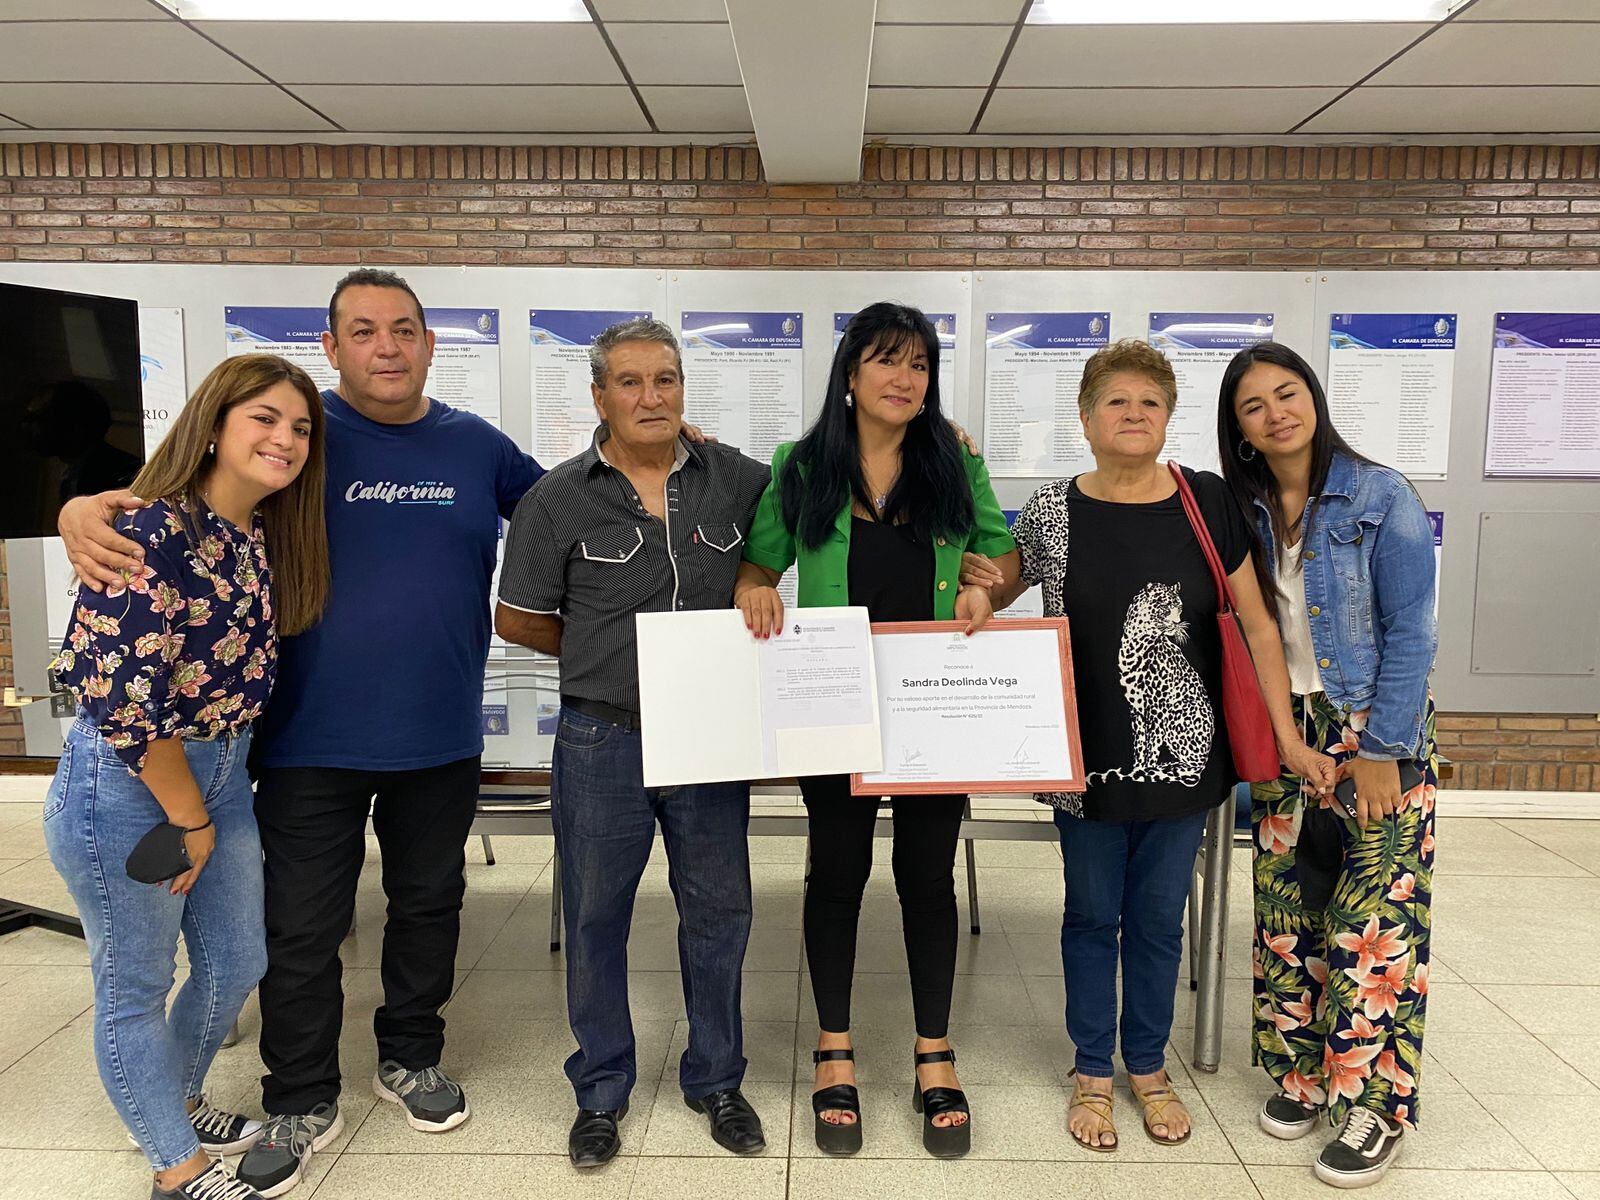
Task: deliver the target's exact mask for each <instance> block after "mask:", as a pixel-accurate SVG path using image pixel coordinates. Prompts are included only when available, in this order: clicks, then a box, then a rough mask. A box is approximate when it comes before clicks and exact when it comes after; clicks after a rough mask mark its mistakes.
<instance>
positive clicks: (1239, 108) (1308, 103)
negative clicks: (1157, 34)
mask: <svg viewBox="0 0 1600 1200" xmlns="http://www.w3.org/2000/svg"><path fill="white" fill-rule="evenodd" d="M1338 94H1339V89H1337V88H1215V89H1209V88H1207V89H1201V88H1000V89H998V90H997V91H996V92H995V94H994V99H993V100H991V101H990V102H989V108H988V110H987V111H986V112H985V113H984V116H983V123H982V124H981V125H980V126H979V127H978V132H979V133H987V134H1060V135H1066V136H1079V135H1090V134H1094V135H1101V134H1106V135H1116V134H1139V133H1159V134H1196V135H1205V134H1218V135H1222V134H1246V133H1268V134H1271V133H1283V132H1285V131H1286V130H1288V129H1289V128H1290V126H1292V125H1294V124H1295V123H1296V122H1297V121H1301V120H1303V119H1304V118H1305V117H1306V115H1307V114H1308V113H1312V112H1315V111H1316V109H1317V107H1318V106H1319V105H1322V104H1326V103H1327V102H1328V101H1329V100H1331V99H1333V97H1335V96H1337V95H1338Z"/></svg>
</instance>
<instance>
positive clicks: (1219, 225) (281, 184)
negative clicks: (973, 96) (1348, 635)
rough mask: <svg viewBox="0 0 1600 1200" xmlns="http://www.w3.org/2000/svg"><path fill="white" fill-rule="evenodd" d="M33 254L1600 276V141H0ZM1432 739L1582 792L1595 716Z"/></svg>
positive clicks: (17, 225) (1509, 720)
mask: <svg viewBox="0 0 1600 1200" xmlns="http://www.w3.org/2000/svg"><path fill="white" fill-rule="evenodd" d="M41 260H48V261H83V262H123V261H126V262H173V263H182V262H202V263H230V262H232V263H284V264H292V263H318V264H329V263H333V264H343V263H383V264H394V265H399V266H407V265H425V264H434V265H446V264H449V265H459V264H483V265H529V266H544V265H553V266H568V265H570V266H600V267H605V266H619V267H625V266H641V267H644V266H653V267H685V268H696V267H702V268H715V269H727V268H741V267H745V268H783V267H799V268H828V267H844V268H878V269H885V268H887V269H895V268H907V269H926V270H933V269H960V268H979V267H1018V268H1052V267H1060V268H1077V269H1095V268H1117V269H1128V268H1173V267H1179V268H1184V267H1187V268H1193V269H1198V270H1217V269H1228V268H1254V269H1271V268H1284V269H1295V268H1319V267H1326V268H1340V269H1350V268H1369V269H1376V270H1381V269H1383V268H1387V267H1394V268H1406V269H1415V268H1417V267H1429V268H1440V269H1448V268H1452V267H1456V268H1475V269H1482V268H1486V267H1494V268H1513V269H1514V268H1517V267H1528V268H1542V269H1549V268H1560V267H1578V268H1582V267H1600V147H1596V146H1475V147H1474V146H1426V147H1422V146H1410V147H1406V146H1338V147H1294V146H1290V147H1282V146H1272V147H1261V146H1257V147H1186V148H1165V149H1163V148H1149V149H1140V148H1117V149H1111V148H1105V147H1099V148H1086V149H1077V148H1067V149H1059V148H1054V149H1047V148H1027V149H975V148H940V147H915V148H911V147H906V148H869V149H868V150H867V151H866V152H865V155H864V159H863V172H862V182H860V183H854V184H841V185H836V186H834V185H830V186H814V185H813V186H783V185H773V184H768V183H767V182H765V180H764V179H763V177H762V171H761V163H760V158H759V156H758V154H757V152H756V151H755V149H753V148H751V147H744V146H712V147H705V146H696V147H687V146H676V147H635V146H629V147H587V146H558V147H529V146H514V147H513V146H500V147H494V146H316V145H295V146H220V145H128V144H118V143H97V144H90V145H84V144H62V143H36V144H21V143H8V144H5V145H0V261H41ZM3 588H4V581H3V570H0V685H3V684H9V683H10V681H11V660H10V636H9V632H8V629H9V627H8V624H7V621H6V618H5V615H4V610H5V593H4V590H3ZM1440 729H1441V736H1440V741H1441V743H1443V744H1444V746H1445V752H1446V753H1447V754H1448V755H1450V757H1452V758H1454V759H1456V760H1457V761H1458V762H1460V764H1461V766H1460V768H1459V774H1458V776H1457V780H1456V782H1457V785H1458V786H1464V787H1496V788H1512V787H1515V788H1544V789H1556V788H1560V789H1574V790H1583V789H1589V788H1595V787H1600V725H1597V723H1596V721H1595V720H1594V718H1593V714H1580V715H1574V716H1552V717H1546V716H1532V717H1529V716H1518V715H1505V714H1501V715H1479V714H1470V715H1450V716H1446V717H1444V718H1442V719H1441V722H1440ZM20 736H21V732H20V729H19V728H18V727H17V721H16V714H15V713H14V712H4V713H0V753H4V752H6V751H8V750H15V749H18V748H19V745H20Z"/></svg>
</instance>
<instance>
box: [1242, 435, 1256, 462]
mask: <svg viewBox="0 0 1600 1200" xmlns="http://www.w3.org/2000/svg"><path fill="white" fill-rule="evenodd" d="M1246 450H1248V451H1250V453H1249V454H1246V453H1245V451H1246ZM1255 456H1256V448H1255V447H1254V446H1252V445H1251V444H1250V442H1249V441H1248V440H1247V439H1245V438H1240V439H1239V458H1240V460H1241V461H1243V462H1251V461H1253V460H1254V459H1255Z"/></svg>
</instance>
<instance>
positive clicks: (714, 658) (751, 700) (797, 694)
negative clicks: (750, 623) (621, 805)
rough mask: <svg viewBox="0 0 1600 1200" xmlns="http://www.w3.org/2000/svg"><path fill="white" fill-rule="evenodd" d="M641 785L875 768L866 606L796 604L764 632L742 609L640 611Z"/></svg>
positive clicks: (874, 698) (873, 681)
mask: <svg viewBox="0 0 1600 1200" xmlns="http://www.w3.org/2000/svg"><path fill="white" fill-rule="evenodd" d="M635 620H636V622H637V633H638V653H639V709H640V721H639V724H640V732H641V735H642V738H643V750H644V783H645V786H646V787H670V786H673V785H678V784H688V783H717V782H721V781H723V780H731V779H774V778H787V777H790V776H794V775H831V774H837V773H844V772H855V771H877V770H879V769H881V768H882V766H883V743H882V738H881V736H880V731H879V726H878V694H877V672H876V671H875V670H874V667H873V660H872V629H871V625H870V622H869V618H868V615H867V610H866V609H865V608H791V609H786V610H785V612H784V614H783V630H782V631H781V632H780V633H779V634H778V635H777V636H775V637H772V638H769V639H766V640H757V639H756V638H755V637H753V636H752V635H751V633H750V631H749V630H748V629H746V628H745V625H744V615H743V614H742V613H740V612H739V610H737V609H733V608H724V609H704V610H698V611H694V612H667V613H640V614H639V615H638V616H637V617H636V618H635Z"/></svg>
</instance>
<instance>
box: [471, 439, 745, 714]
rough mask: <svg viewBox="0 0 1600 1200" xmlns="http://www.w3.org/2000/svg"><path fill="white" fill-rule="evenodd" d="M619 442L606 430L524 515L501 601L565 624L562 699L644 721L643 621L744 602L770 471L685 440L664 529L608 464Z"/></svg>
mask: <svg viewBox="0 0 1600 1200" xmlns="http://www.w3.org/2000/svg"><path fill="white" fill-rule="evenodd" d="M608 432H609V431H608V430H607V429H606V428H605V426H603V425H602V426H600V427H599V428H598V429H597V430H596V431H595V440H594V441H593V443H592V444H591V445H590V447H589V449H587V450H585V451H584V452H583V453H582V454H580V455H578V456H577V457H575V458H571V459H568V460H567V461H566V462H564V463H562V464H561V465H560V466H558V467H556V468H555V469H554V470H551V471H549V472H547V473H546V474H545V475H544V477H543V478H541V479H540V480H539V482H538V483H537V484H535V485H534V487H533V488H532V489H530V490H529V492H528V494H527V495H526V496H524V497H523V498H522V502H521V503H520V504H518V505H517V511H516V514H515V516H513V517H512V520H511V529H510V532H509V533H508V534H507V535H506V552H505V565H504V567H503V568H502V570H501V574H500V602H501V603H502V604H505V605H507V606H508V607H511V608H518V609H522V610H523V611H525V612H536V613H549V614H559V615H560V616H561V618H562V620H563V623H564V624H563V630H562V634H561V691H562V694H563V695H570V696H578V697H581V698H582V699H585V700H598V701H600V702H602V703H605V704H611V705H615V706H616V707H618V708H623V709H627V710H629V711H632V712H637V711H638V709H639V673H638V658H637V652H636V646H635V640H634V622H633V618H634V614H635V613H641V612H670V611H672V610H674V609H681V610H688V609H700V608H726V607H728V606H729V605H730V604H731V603H732V602H733V580H734V575H735V574H736V572H737V571H738V568H739V560H740V557H741V555H742V550H743V545H744V535H745V534H746V533H748V532H749V530H750V522H751V520H752V519H753V518H754V516H755V509H756V502H757V501H758V500H759V499H760V498H761V493H762V491H763V490H764V489H765V487H766V485H767V483H768V481H769V479H770V478H771V471H770V469H769V468H768V467H766V466H764V465H763V464H762V463H759V462H757V461H756V460H755V459H753V458H747V457H745V456H744V455H743V454H741V453H739V451H737V450H735V449H734V448H733V447H731V446H723V445H719V444H717V443H714V442H708V443H705V444H704V445H698V446H696V445H691V444H690V443H688V442H687V441H685V440H684V439H682V438H680V439H679V440H678V450H677V463H676V465H675V466H674V467H673V470H672V474H670V475H669V476H668V477H667V495H666V513H667V516H666V519H665V520H664V521H663V520H659V519H657V518H656V517H653V516H651V515H650V513H649V512H648V511H646V509H645V506H644V505H643V504H642V503H640V500H639V497H638V496H637V495H636V494H635V492H634V488H633V484H632V483H630V482H629V481H628V477H627V476H626V475H624V474H623V473H622V472H621V471H619V470H617V469H615V468H614V467H612V466H611V465H610V464H609V463H608V462H607V461H606V459H605V454H604V452H603V450H602V445H603V443H604V441H605V438H606V436H607V435H608Z"/></svg>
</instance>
